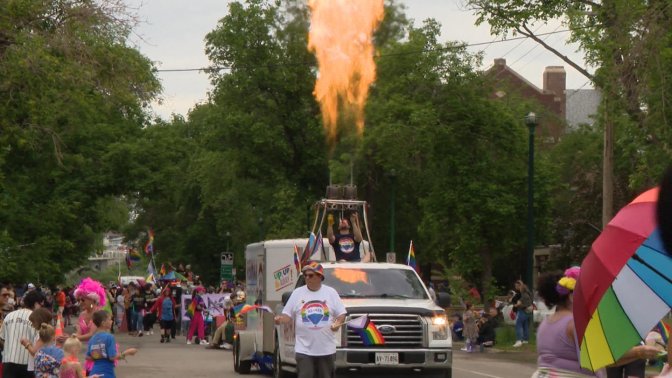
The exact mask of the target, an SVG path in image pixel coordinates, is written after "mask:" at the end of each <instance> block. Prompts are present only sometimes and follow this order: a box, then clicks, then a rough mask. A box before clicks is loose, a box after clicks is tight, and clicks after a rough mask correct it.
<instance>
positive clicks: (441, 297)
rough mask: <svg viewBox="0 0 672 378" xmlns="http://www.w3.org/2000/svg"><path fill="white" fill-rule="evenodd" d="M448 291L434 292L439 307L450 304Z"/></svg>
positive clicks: (445, 306)
mask: <svg viewBox="0 0 672 378" xmlns="http://www.w3.org/2000/svg"><path fill="white" fill-rule="evenodd" d="M450 302H451V300H450V293H444V292H439V293H436V304H437V305H439V307H443V308H447V307H450V305H451V303H450Z"/></svg>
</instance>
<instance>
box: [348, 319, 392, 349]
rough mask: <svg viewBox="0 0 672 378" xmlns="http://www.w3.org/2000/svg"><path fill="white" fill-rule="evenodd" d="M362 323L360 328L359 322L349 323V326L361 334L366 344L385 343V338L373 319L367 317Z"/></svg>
mask: <svg viewBox="0 0 672 378" xmlns="http://www.w3.org/2000/svg"><path fill="white" fill-rule="evenodd" d="M358 319H359V318H358ZM361 325H362V327H361V328H360V327H359V324H358V325H355V324H348V328H350V329H352V330H353V331H355V333H356V334H358V335H359V337H360V338H361V339H362V342H363V343H364V345H365V346H371V345H384V344H385V338H384V337H383V335H382V334H381V333H380V331H378V328H376V325H375V324H374V323H373V322H372V321H371V319H369V318H368V317H367V318H366V321H365V322H363V324H361Z"/></svg>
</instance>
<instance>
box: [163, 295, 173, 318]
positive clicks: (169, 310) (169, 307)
mask: <svg viewBox="0 0 672 378" xmlns="http://www.w3.org/2000/svg"><path fill="white" fill-rule="evenodd" d="M174 318H175V314H174V311H173V301H172V299H170V298H169V297H166V298H164V299H163V301H162V302H161V320H173V319H174Z"/></svg>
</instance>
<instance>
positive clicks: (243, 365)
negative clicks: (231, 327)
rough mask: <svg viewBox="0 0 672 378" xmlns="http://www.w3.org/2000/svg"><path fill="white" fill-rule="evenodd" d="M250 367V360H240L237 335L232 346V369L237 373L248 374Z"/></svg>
mask: <svg viewBox="0 0 672 378" xmlns="http://www.w3.org/2000/svg"><path fill="white" fill-rule="evenodd" d="M251 368H252V361H241V360H240V337H237V338H236V343H235V344H234V346H233V370H234V371H235V372H236V373H238V374H250V369H251Z"/></svg>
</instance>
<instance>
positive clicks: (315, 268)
mask: <svg viewBox="0 0 672 378" xmlns="http://www.w3.org/2000/svg"><path fill="white" fill-rule="evenodd" d="M307 271H312V272H315V273H317V274H319V275H320V276H322V278H324V268H322V264H320V263H318V262H317V261H309V262H307V263H306V265H305V266H304V267H303V268H301V273H304V274H305V273H306V272H307Z"/></svg>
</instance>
